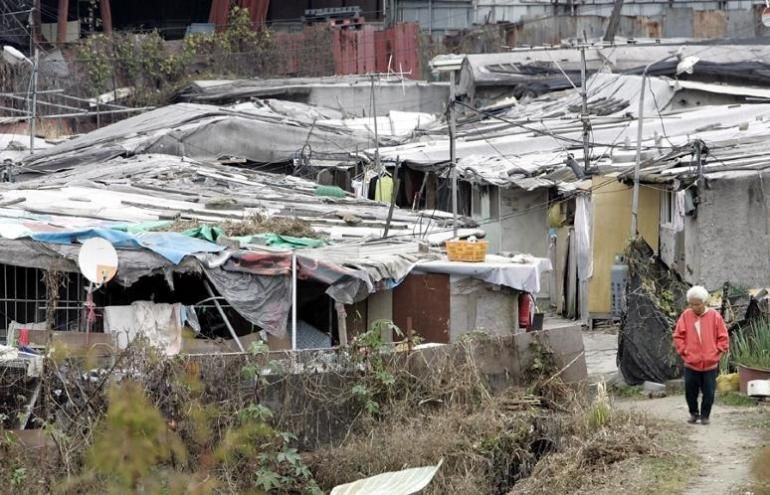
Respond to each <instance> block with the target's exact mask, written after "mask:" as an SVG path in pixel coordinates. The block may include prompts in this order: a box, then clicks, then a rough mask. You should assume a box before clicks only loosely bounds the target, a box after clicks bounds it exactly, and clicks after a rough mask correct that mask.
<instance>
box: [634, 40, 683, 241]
mask: <svg viewBox="0 0 770 495" xmlns="http://www.w3.org/2000/svg"><path fill="white" fill-rule="evenodd" d="M676 56H677V55H669V56H667V57H664V58H662V59H660V60H656V61H655V62H650V63H649V64H647V66H646V67H645V68H644V71H643V72H642V90H641V93H640V94H639V115H638V116H637V118H638V122H637V126H636V161H635V163H634V191H633V196H632V199H631V238H632V239H636V238H637V237H638V236H639V173H640V169H641V164H642V129H643V127H644V93H645V90H646V87H645V86H646V83H647V71H649V70H650V67H652V66H653V65H655V64H659V63H661V62H665V61H666V60H668V59H670V58H674V57H676Z"/></svg>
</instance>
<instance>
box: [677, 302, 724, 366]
mask: <svg viewBox="0 0 770 495" xmlns="http://www.w3.org/2000/svg"><path fill="white" fill-rule="evenodd" d="M698 319H699V317H698V316H697V315H696V314H695V312H694V311H693V310H692V309H687V310H685V312H684V313H682V316H680V317H679V321H678V322H677V323H676V330H674V345H675V346H676V352H678V353H679V355H680V356H682V359H683V360H684V365H685V366H687V367H688V368H690V369H692V370H695V371H709V370H713V369H714V368H716V367H717V366H719V358H720V356H721V355H722V353H724V352H727V349H728V348H729V346H730V340H729V337H728V335H727V327H726V326H725V322H724V320H722V316H720V314H719V313H718V312H717V311H714V310H713V309H708V310H707V311H706V312H705V313H703V314H702V315H701V316H700V325H701V338H700V339H698V334H697V333H696V331H695V322H696V321H698Z"/></svg>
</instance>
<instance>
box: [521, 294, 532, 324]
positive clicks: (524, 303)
mask: <svg viewBox="0 0 770 495" xmlns="http://www.w3.org/2000/svg"><path fill="white" fill-rule="evenodd" d="M531 312H532V296H531V295H530V294H528V293H526V292H524V293H522V294H519V327H520V328H527V329H528V328H530V327H531V326H532V319H531V317H530V314H531Z"/></svg>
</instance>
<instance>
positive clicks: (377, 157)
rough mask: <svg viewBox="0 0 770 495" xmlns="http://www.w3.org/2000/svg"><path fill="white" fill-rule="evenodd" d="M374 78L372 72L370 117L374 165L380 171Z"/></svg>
mask: <svg viewBox="0 0 770 495" xmlns="http://www.w3.org/2000/svg"><path fill="white" fill-rule="evenodd" d="M374 78H375V75H374V74H372V118H373V119H374V166H375V167H376V169H377V173H380V134H379V132H378V131H377V97H376V96H375V93H374Z"/></svg>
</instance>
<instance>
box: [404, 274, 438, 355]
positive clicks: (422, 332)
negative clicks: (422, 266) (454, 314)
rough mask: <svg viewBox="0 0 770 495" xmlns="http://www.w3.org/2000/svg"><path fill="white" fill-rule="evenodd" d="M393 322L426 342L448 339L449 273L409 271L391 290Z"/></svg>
mask: <svg viewBox="0 0 770 495" xmlns="http://www.w3.org/2000/svg"><path fill="white" fill-rule="evenodd" d="M393 322H394V323H395V324H396V325H397V326H398V327H399V328H401V329H402V330H403V331H404V332H406V330H407V328H408V327H409V324H410V322H411V327H412V329H413V330H414V331H415V333H416V334H417V335H419V336H421V337H422V338H424V339H425V341H426V342H438V343H448V342H449V275H447V274H443V273H429V274H425V275H418V274H410V275H409V276H408V277H406V278H405V279H404V281H403V282H402V283H401V285H399V286H398V287H396V288H395V289H394V290H393Z"/></svg>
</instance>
